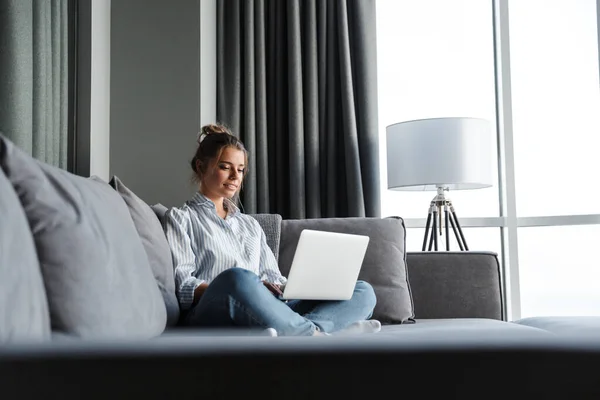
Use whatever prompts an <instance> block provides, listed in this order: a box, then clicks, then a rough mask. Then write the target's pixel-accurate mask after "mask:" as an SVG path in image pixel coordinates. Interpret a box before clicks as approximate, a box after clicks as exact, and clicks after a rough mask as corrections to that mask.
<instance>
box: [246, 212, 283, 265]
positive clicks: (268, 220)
mask: <svg viewBox="0 0 600 400" xmlns="http://www.w3.org/2000/svg"><path fill="white" fill-rule="evenodd" d="M249 215H250V216H251V217H252V218H254V219H255V220H257V221H258V224H259V225H260V227H261V228H262V230H263V231H264V232H265V237H266V240H267V245H268V246H269V248H270V249H271V251H273V255H274V256H275V259H276V260H278V259H279V240H280V238H281V215H279V214H249Z"/></svg>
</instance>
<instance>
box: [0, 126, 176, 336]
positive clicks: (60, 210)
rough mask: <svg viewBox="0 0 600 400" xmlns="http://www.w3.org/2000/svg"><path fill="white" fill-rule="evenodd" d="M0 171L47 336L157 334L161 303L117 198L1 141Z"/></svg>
mask: <svg viewBox="0 0 600 400" xmlns="http://www.w3.org/2000/svg"><path fill="white" fill-rule="evenodd" d="M0 167H1V168H2V169H3V171H4V173H5V174H6V176H7V178H8V180H9V181H10V183H11V184H12V186H13V188H14V190H15V192H16V193H17V195H18V196H19V199H20V201H21V205H22V207H23V209H24V210H25V215H26V216H27V220H28V222H29V227H30V229H31V232H32V233H33V238H34V242H35V246H36V249H37V254H38V259H39V262H40V266H41V270H42V275H43V278H44V283H45V286H46V294H47V297H48V304H49V307H50V321H51V324H52V329H53V330H56V331H58V332H63V333H66V334H71V335H74V336H78V337H81V338H130V339H131V338H134V339H135V338H150V337H154V336H157V335H159V334H160V333H162V332H163V330H164V329H165V325H166V311H165V304H164V301H163V299H162V296H161V294H160V292H159V290H158V287H157V285H156V281H155V280H154V276H153V275H152V270H151V269H150V266H149V264H148V257H147V256H146V253H145V252H144V247H143V246H142V242H141V240H140V238H139V236H138V234H137V232H136V229H135V226H134V224H133V221H132V220H131V216H130V215H129V210H128V209H127V206H126V205H125V202H124V201H123V199H122V198H121V196H119V195H118V194H117V193H116V192H115V191H114V190H113V189H112V188H111V187H110V186H109V185H108V184H107V183H105V182H102V181H100V180H95V179H86V178H82V177H79V176H76V175H73V174H70V173H69V172H67V171H64V170H61V169H58V168H55V167H52V166H50V165H47V164H45V163H42V162H39V161H37V160H35V159H33V158H31V157H30V156H28V155H27V154H25V153H24V152H23V151H21V150H19V149H18V148H16V147H15V146H14V145H13V144H12V143H11V142H10V141H9V140H7V139H6V138H4V137H3V136H0Z"/></svg>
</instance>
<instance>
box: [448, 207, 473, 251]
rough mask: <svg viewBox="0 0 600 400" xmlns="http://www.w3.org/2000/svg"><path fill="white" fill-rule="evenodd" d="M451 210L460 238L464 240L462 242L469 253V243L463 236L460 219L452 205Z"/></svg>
mask: <svg viewBox="0 0 600 400" xmlns="http://www.w3.org/2000/svg"><path fill="white" fill-rule="evenodd" d="M450 210H451V212H452V217H453V218H454V221H455V222H456V227H457V228H458V233H459V234H460V238H461V239H462V242H463V244H464V246H465V250H466V251H469V247H468V246H467V241H466V240H465V236H464V235H463V232H462V229H461V228H460V223H459V222H458V218H457V217H456V212H454V207H452V205H450Z"/></svg>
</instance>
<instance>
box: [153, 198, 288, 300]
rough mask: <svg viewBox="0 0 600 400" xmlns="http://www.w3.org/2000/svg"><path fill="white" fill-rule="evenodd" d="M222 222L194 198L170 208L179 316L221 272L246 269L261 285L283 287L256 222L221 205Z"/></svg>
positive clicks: (213, 209) (168, 233) (208, 204)
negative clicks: (224, 212) (202, 286)
mask: <svg viewBox="0 0 600 400" xmlns="http://www.w3.org/2000/svg"><path fill="white" fill-rule="evenodd" d="M225 206H226V207H227V209H228V213H227V217H226V218H225V219H223V218H221V217H219V215H218V214H217V209H216V207H215V204H214V203H213V202H212V201H211V200H210V199H208V198H207V197H205V196H204V195H202V194H201V193H196V194H195V195H194V197H192V199H191V200H189V201H187V202H186V203H185V204H184V205H183V206H182V207H173V208H171V209H170V210H169V211H168V212H167V214H166V215H165V219H164V229H165V234H166V236H167V241H168V242H169V247H170V248H171V254H172V257H173V265H174V268H175V288H176V292H177V298H178V299H179V303H180V306H181V308H182V309H183V310H187V309H189V308H190V307H191V306H192V303H193V300H194V290H195V289H196V288H197V287H198V286H199V285H200V284H201V283H203V282H207V283H210V282H211V281H212V280H213V279H214V278H215V277H216V276H217V275H219V274H220V273H221V272H223V271H225V270H227V269H229V268H233V267H238V268H244V269H246V270H249V271H252V272H254V273H255V274H256V275H258V276H259V278H260V279H261V280H265V281H268V282H271V283H276V284H285V282H286V279H285V277H283V276H282V275H281V273H280V272H279V267H278V265H277V260H275V256H274V255H273V252H272V251H271V248H270V247H269V246H268V245H267V240H266V237H265V233H264V231H263V230H262V228H261V227H260V225H259V224H258V221H256V220H255V219H254V218H252V217H251V216H249V215H245V214H243V213H241V212H240V211H239V209H238V208H237V207H236V206H235V204H233V202H231V201H229V200H227V199H225Z"/></svg>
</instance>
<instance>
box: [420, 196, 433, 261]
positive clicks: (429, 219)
mask: <svg viewBox="0 0 600 400" xmlns="http://www.w3.org/2000/svg"><path fill="white" fill-rule="evenodd" d="M430 225H431V207H429V213H428V214H427V223H426V224H425V235H424V237H423V247H422V249H421V251H425V249H426V248H427V238H428V236H429V227H430Z"/></svg>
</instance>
